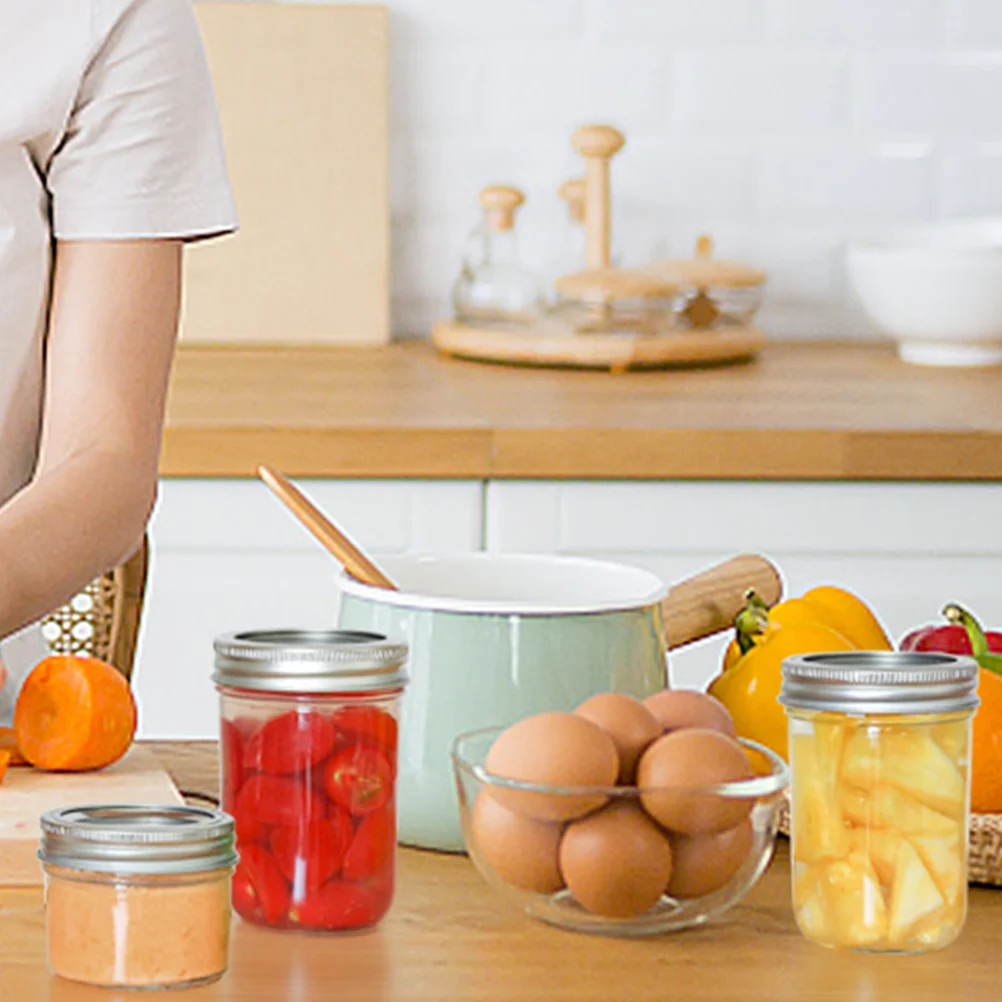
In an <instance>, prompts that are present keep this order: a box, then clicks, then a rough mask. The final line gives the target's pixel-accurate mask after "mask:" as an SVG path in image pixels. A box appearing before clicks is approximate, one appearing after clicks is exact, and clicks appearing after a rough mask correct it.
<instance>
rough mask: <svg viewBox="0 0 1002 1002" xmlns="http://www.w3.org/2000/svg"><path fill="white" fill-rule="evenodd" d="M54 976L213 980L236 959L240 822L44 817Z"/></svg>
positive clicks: (146, 816) (118, 984)
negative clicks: (236, 830)
mask: <svg viewBox="0 0 1002 1002" xmlns="http://www.w3.org/2000/svg"><path fill="white" fill-rule="evenodd" d="M42 830H43V835H42V847H41V850H40V852H39V858H40V859H41V860H42V863H43V868H44V870H45V874H46V890H45V928H46V949H47V956H48V963H49V969H50V970H51V971H52V973H53V974H57V975H59V976H61V977H64V978H67V979H69V980H71V981H79V982H83V983H85V984H89V985H96V986H100V987H104V988H166V987H181V986H190V985H195V984H204V983H206V982H209V981H214V980H215V979H216V978H218V977H220V976H221V975H222V974H223V973H224V972H225V970H226V967H227V963H228V955H229V930H230V877H231V874H232V872H233V863H234V862H235V860H236V855H235V853H234V850H233V823H232V821H231V820H230V819H229V818H228V817H227V816H226V815H225V814H222V813H221V812H218V811H207V810H203V809H200V808H188V807H162V808H161V807H150V808H147V807H144V808H133V807H85V808H79V807H77V808H69V809H64V810H61V811H52V812H49V813H48V814H46V815H44V816H43V818H42Z"/></svg>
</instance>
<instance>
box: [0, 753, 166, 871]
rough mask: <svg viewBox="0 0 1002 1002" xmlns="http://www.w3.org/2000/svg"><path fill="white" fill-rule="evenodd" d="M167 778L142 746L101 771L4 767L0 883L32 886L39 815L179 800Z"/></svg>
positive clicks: (0, 799) (0, 789)
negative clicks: (85, 807)
mask: <svg viewBox="0 0 1002 1002" xmlns="http://www.w3.org/2000/svg"><path fill="white" fill-rule="evenodd" d="M181 802H182V800H181V795H180V794H179V793H178V791H177V787H176V786H175V785H174V783H173V782H172V781H171V778H170V776H168V775H167V773H166V772H165V771H164V769H163V768H162V767H161V766H160V764H159V763H158V762H157V760H156V758H155V757H154V755H153V753H152V752H151V751H149V750H148V749H146V748H142V747H140V746H138V745H133V746H132V748H131V749H130V750H129V752H128V754H127V755H126V756H125V757H124V758H123V759H121V761H119V762H116V763H115V764H114V765H111V766H108V768H107V769H102V770H100V771H99V772H75V773H71V772H60V773H56V772H39V771H37V770H35V769H25V768H21V767H18V768H13V769H8V770H7V775H6V776H5V777H4V781H3V783H2V784H0V887H19V886H21V887H24V886H28V887H35V886H40V885H41V883H42V870H41V868H40V867H39V865H38V859H37V858H36V856H35V853H36V852H37V851H38V838H39V835H40V833H41V832H40V829H39V826H38V819H39V818H40V817H41V816H42V814H43V813H44V812H45V811H48V810H52V809H53V808H56V807H77V806H80V805H82V804H180V803H181Z"/></svg>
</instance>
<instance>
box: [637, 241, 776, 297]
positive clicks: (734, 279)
mask: <svg viewBox="0 0 1002 1002" xmlns="http://www.w3.org/2000/svg"><path fill="white" fill-rule="evenodd" d="M650 271H651V273H652V274H654V275H657V276H659V277H661V278H666V279H670V280H672V281H674V282H677V283H679V284H681V285H690V286H696V287H697V288H703V289H746V288H752V287H754V286H757V285H764V284H765V279H766V275H765V272H764V271H761V270H759V269H758V268H752V267H750V266H749V265H746V264H738V263H737V262H734V261H720V260H718V259H717V258H715V257H714V256H713V239H712V237H709V236H702V237H700V238H699V239H698V240H697V241H696V255H695V257H691V258H679V259H677V260H669V261H659V262H658V263H657V264H655V265H652V266H651V268H650Z"/></svg>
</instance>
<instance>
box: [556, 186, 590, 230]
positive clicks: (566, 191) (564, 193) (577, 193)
mask: <svg viewBox="0 0 1002 1002" xmlns="http://www.w3.org/2000/svg"><path fill="white" fill-rule="evenodd" d="M557 194H558V195H559V196H560V197H561V198H562V199H563V200H564V201H565V202H566V203H567V208H568V210H569V211H570V214H571V219H573V220H574V221H575V222H578V223H580V222H583V221H584V217H585V179H584V178H583V177H578V178H575V179H574V180H573V181H564V183H563V184H562V185H561V186H560V187H559V188H558V189H557Z"/></svg>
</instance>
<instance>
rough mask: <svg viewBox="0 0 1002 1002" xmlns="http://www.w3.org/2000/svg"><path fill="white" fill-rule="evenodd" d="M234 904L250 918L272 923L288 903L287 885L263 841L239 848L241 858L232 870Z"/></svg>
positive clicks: (282, 913) (280, 916) (245, 916)
mask: <svg viewBox="0 0 1002 1002" xmlns="http://www.w3.org/2000/svg"><path fill="white" fill-rule="evenodd" d="M233 907H234V908H235V909H236V910H237V914H239V915H240V916H241V917H242V918H245V919H247V920H248V921H250V922H254V921H261V920H262V919H263V920H264V921H265V922H268V923H270V924H272V925H274V924H275V923H276V922H278V921H279V920H280V919H281V918H282V917H283V915H284V914H285V912H286V910H287V909H288V907H289V886H288V884H286V882H285V878H284V877H283V876H282V874H281V872H280V871H279V869H278V866H277V864H276V863H275V860H274V859H272V857H271V855H270V853H269V852H268V850H267V849H266V848H265V847H264V846H262V845H247V846H243V847H242V848H241V849H240V862H239V864H238V865H237V870H236V873H234V874H233Z"/></svg>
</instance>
